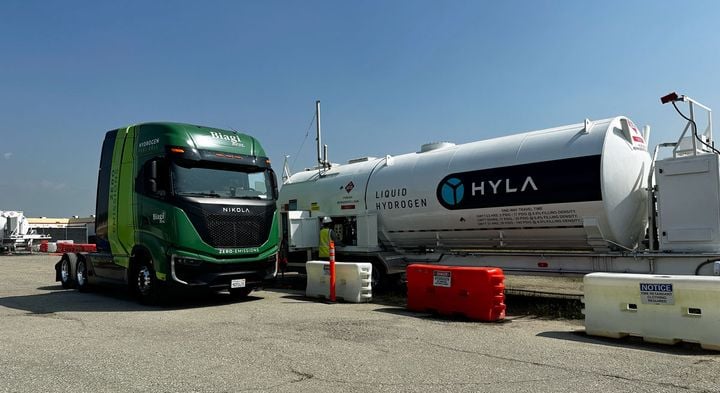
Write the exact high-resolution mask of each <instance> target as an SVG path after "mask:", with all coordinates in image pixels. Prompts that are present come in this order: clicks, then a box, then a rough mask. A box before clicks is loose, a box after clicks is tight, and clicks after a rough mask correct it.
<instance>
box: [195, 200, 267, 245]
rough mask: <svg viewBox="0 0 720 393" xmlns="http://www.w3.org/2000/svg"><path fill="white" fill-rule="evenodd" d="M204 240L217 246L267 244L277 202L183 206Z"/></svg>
mask: <svg viewBox="0 0 720 393" xmlns="http://www.w3.org/2000/svg"><path fill="white" fill-rule="evenodd" d="M182 207H183V208H184V209H185V211H186V213H187V215H188V218H190V221H191V222H192V224H193V226H194V227H195V230H197V232H198V234H199V235H200V237H201V238H202V240H203V241H204V242H205V243H207V244H209V245H210V246H212V247H216V248H247V247H259V246H261V245H263V244H264V243H265V242H266V241H267V240H268V236H269V235H270V229H271V228H272V224H273V217H274V214H275V204H274V203H272V202H270V203H263V204H259V203H258V204H254V205H250V204H248V205H245V206H242V207H238V206H236V205H219V204H218V205H213V204H202V205H200V204H193V205H189V204H188V205H186V206H182Z"/></svg>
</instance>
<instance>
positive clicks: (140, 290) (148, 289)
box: [133, 262, 163, 304]
mask: <svg viewBox="0 0 720 393" xmlns="http://www.w3.org/2000/svg"><path fill="white" fill-rule="evenodd" d="M133 285H134V290H135V296H137V298H138V301H139V302H140V303H142V304H158V303H160V301H162V300H163V299H162V293H161V292H162V291H161V287H160V286H161V284H160V282H159V281H158V279H157V277H156V276H155V269H153V267H152V263H150V262H140V263H139V264H138V265H137V268H136V269H135V274H134V277H133Z"/></svg>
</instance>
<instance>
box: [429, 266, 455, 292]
mask: <svg viewBox="0 0 720 393" xmlns="http://www.w3.org/2000/svg"><path fill="white" fill-rule="evenodd" d="M451 283H452V273H451V272H443V271H439V270H436V271H434V272H433V286H434V287H447V288H450V286H451Z"/></svg>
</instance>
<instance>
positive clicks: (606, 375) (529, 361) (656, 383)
mask: <svg viewBox="0 0 720 393" xmlns="http://www.w3.org/2000/svg"><path fill="white" fill-rule="evenodd" d="M428 344H429V345H432V346H434V347H437V348H441V349H445V350H448V351H453V352H460V353H467V354H471V355H479V356H484V357H488V358H491V359H497V360H505V361H508V362H515V363H520V364H529V365H533V366H539V367H549V368H553V369H556V370H562V371H567V372H581V373H586V374H591V375H597V376H601V377H606V378H616V379H620V380H623V381H629V382H637V383H643V384H654V385H658V386H665V387H672V388H675V389H682V390H685V391H692V392H700V393H705V392H707V393H710V392H713V391H712V390H707V389H694V388H691V387H688V386H683V385H677V384H673V383H670V382H659V381H654V380H647V379H641V378H629V377H624V376H622V375H617V374H608V373H601V372H595V371H590V370H582V369H576V368H571V367H562V366H556V365H552V364H547V363H540V362H534V361H531V360H522V359H516V358H511V357H505V356H499V355H491V354H489V353H483V352H477V351H469V350H465V349H460V348H453V347H448V346H445V345H440V344H435V343H428Z"/></svg>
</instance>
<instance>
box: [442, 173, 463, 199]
mask: <svg viewBox="0 0 720 393" xmlns="http://www.w3.org/2000/svg"><path fill="white" fill-rule="evenodd" d="M464 194H465V186H464V185H463V184H462V181H460V179H458V178H456V177H451V178H449V179H447V180H445V183H443V185H442V187H441V189H440V195H441V197H442V200H443V202H445V204H447V205H450V206H455V205H457V204H458V203H460V201H462V199H463V195H464Z"/></svg>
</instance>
